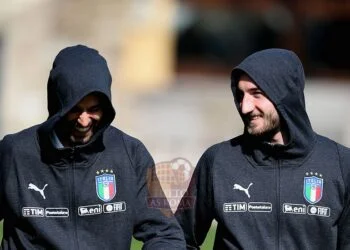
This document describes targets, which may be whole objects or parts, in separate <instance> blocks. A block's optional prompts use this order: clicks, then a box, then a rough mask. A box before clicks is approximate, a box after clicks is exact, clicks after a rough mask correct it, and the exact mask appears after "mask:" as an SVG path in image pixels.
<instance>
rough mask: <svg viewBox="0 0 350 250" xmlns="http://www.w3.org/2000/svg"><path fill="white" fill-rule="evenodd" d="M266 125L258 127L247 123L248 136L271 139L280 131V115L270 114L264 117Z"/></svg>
mask: <svg viewBox="0 0 350 250" xmlns="http://www.w3.org/2000/svg"><path fill="white" fill-rule="evenodd" d="M262 118H263V120H264V123H263V125H262V126H259V127H258V126H256V125H255V124H252V123H250V122H249V119H248V121H247V122H246V125H245V129H246V131H247V132H248V134H250V135H252V136H255V137H259V138H262V139H267V140H269V139H271V138H272V137H273V136H274V135H275V134H276V133H277V132H279V131H280V119H279V116H278V114H276V113H273V112H269V113H265V114H263V116H262Z"/></svg>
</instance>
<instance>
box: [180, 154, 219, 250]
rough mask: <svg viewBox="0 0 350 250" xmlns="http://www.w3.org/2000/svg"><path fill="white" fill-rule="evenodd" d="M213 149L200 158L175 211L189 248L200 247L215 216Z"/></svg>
mask: <svg viewBox="0 0 350 250" xmlns="http://www.w3.org/2000/svg"><path fill="white" fill-rule="evenodd" d="M212 151H213V150H212V149H208V150H207V151H206V152H205V153H204V154H203V156H202V157H201V158H200V160H199V162H198V164H197V166H196V169H195V171H194V173H193V175H192V179H191V182H190V184H189V187H188V189H187V192H186V194H185V195H184V197H183V198H182V201H181V202H180V205H179V206H178V209H177V211H176V213H175V216H176V219H177V220H178V221H179V223H180V225H181V227H182V229H183V231H184V234H185V239H186V244H187V249H200V246H201V245H202V243H203V241H204V240H205V237H206V235H207V233H208V231H209V228H210V226H211V223H212V221H213V218H214V212H213V183H212V165H213V153H212ZM185 199H186V200H185ZM190 200H192V201H193V202H192V206H191V207H190V208H188V207H186V206H185V204H190Z"/></svg>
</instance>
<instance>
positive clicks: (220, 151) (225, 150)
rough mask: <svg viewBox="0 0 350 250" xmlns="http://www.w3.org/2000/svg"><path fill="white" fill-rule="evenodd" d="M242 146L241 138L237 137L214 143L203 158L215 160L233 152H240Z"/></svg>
mask: <svg viewBox="0 0 350 250" xmlns="http://www.w3.org/2000/svg"><path fill="white" fill-rule="evenodd" d="M241 144H242V136H237V137H235V138H232V139H230V140H227V141H223V142H219V143H216V144H214V145H212V146H210V147H209V148H208V149H207V150H206V151H205V152H204V153H203V156H206V157H209V158H213V159H214V158H215V157H218V156H221V155H226V154H231V153H233V152H234V151H237V152H240V150H241Z"/></svg>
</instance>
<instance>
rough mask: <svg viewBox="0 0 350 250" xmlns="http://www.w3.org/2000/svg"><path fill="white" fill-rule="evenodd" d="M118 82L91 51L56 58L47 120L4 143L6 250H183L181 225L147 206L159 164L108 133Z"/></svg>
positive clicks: (1, 200)
mask: <svg viewBox="0 0 350 250" xmlns="http://www.w3.org/2000/svg"><path fill="white" fill-rule="evenodd" d="M111 82H112V79H111V75H110V72H109V69H108V67H107V63H106V61H105V59H104V58H103V57H102V56H101V55H100V54H99V53H98V52H97V51H96V50H94V49H91V48H88V47H85V46H82V45H78V46H73V47H68V48H65V49H63V50H62V51H61V52H60V53H59V54H58V55H57V56H56V58H55V61H54V63H53V67H52V70H51V72H50V76H49V80H48V84H47V91H48V111H49V117H48V119H47V120H46V121H45V122H43V123H42V124H39V125H36V126H34V127H31V128H28V129H26V130H23V131H21V132H19V133H17V134H13V135H8V136H5V137H4V139H3V140H2V141H1V143H0V220H1V219H4V234H3V240H2V244H1V247H0V248H1V249H4V250H7V249H130V243H131V240H132V236H134V237H135V238H136V239H138V240H141V241H143V242H144V245H143V247H144V249H183V248H185V244H184V240H183V233H182V231H181V228H180V227H179V225H178V224H177V222H176V220H175V218H174V217H173V216H171V215H170V216H165V215H164V214H165V213H163V211H161V210H160V209H158V208H155V207H151V206H149V205H148V202H147V198H148V197H149V194H150V190H151V189H152V190H157V191H158V193H159V194H162V192H161V188H160V186H159V182H158V181H157V179H156V177H154V178H153V179H152V183H150V182H147V179H149V176H148V175H149V173H152V172H153V171H154V162H153V159H152V157H151V156H150V154H149V153H148V151H147V149H146V148H145V146H144V145H143V144H142V143H141V142H140V141H139V140H137V139H135V138H133V137H131V136H129V135H127V134H125V133H123V132H122V131H120V130H119V129H117V128H115V127H113V126H111V125H110V124H111V122H112V121H113V119H114V117H115V111H114V108H113V106H112V102H111ZM148 188H149V189H148ZM165 201H166V199H163V202H164V203H163V206H162V209H163V210H164V209H166V208H168V210H167V215H169V211H170V208H169V207H167V206H166V204H165Z"/></svg>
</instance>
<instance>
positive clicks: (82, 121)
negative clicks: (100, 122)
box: [78, 112, 91, 127]
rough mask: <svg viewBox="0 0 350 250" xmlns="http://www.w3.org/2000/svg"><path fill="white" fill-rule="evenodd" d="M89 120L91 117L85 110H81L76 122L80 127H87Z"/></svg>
mask: <svg viewBox="0 0 350 250" xmlns="http://www.w3.org/2000/svg"><path fill="white" fill-rule="evenodd" d="M90 122H91V118H90V115H89V114H88V113H87V112H82V113H81V114H80V115H79V118H78V123H79V125H80V126H81V127H87V126H89V125H90Z"/></svg>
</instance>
